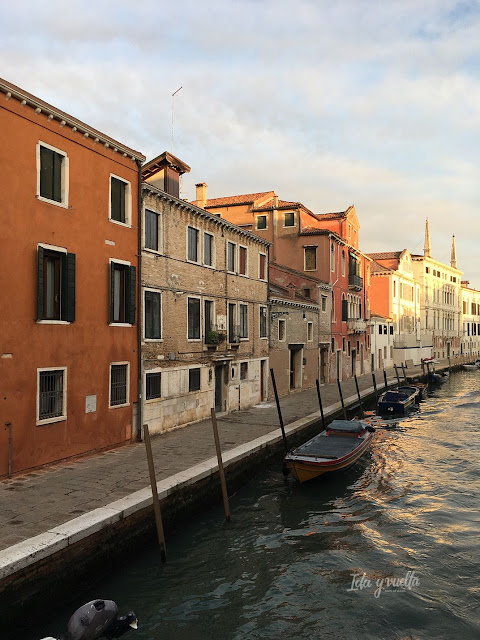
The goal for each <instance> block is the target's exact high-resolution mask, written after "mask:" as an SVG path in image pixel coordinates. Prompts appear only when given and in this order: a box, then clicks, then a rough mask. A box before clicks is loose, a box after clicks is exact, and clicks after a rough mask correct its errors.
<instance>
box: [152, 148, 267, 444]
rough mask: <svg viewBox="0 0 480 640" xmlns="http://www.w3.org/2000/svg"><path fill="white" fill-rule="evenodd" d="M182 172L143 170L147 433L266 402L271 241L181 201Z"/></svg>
mask: <svg viewBox="0 0 480 640" xmlns="http://www.w3.org/2000/svg"><path fill="white" fill-rule="evenodd" d="M189 170H190V168H189V167H188V165H186V164H185V163H183V162H182V161H180V160H179V159H178V158H175V156H172V155H171V154H169V153H163V154H162V155H160V156H158V157H157V158H155V159H154V160H152V161H151V162H149V163H147V164H146V165H145V166H144V169H143V176H144V180H145V182H144V184H143V222H142V228H143V233H142V236H143V245H142V246H143V249H142V263H141V282H142V358H143V374H142V375H143V387H144V394H143V397H144V400H143V406H142V413H143V418H142V422H143V424H148V425H149V428H150V430H151V431H152V432H155V431H164V430H167V429H171V428H174V427H177V426H180V425H182V424H186V423H190V422H194V421H197V420H201V419H204V418H206V417H208V416H209V415H210V409H211V408H212V407H215V409H216V411H217V412H224V411H235V410H239V409H241V408H245V407H248V406H251V405H253V404H256V403H258V402H261V401H262V400H265V399H266V397H267V380H268V340H269V324H268V252H269V242H268V241H266V240H264V239H262V238H259V237H258V236H255V235H253V234H251V233H249V232H248V231H246V230H245V229H241V228H239V227H236V226H235V225H233V224H231V223H230V222H228V221H226V220H223V219H221V218H219V217H218V216H216V215H213V214H212V213H209V212H207V211H205V210H203V209H200V208H198V207H196V206H194V205H192V204H189V203H187V202H185V201H183V200H180V199H179V198H178V195H179V190H178V184H179V177H180V175H181V174H182V173H185V172H187V171H189Z"/></svg>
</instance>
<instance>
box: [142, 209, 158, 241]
mask: <svg viewBox="0 0 480 640" xmlns="http://www.w3.org/2000/svg"><path fill="white" fill-rule="evenodd" d="M159 218H160V216H159V214H158V213H156V212H155V211H150V209H145V248H146V249H153V251H158V246H159V245H158V221H159Z"/></svg>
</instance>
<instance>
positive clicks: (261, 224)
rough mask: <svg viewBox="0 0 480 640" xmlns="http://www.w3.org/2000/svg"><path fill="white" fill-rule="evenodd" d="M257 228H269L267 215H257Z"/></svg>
mask: <svg viewBox="0 0 480 640" xmlns="http://www.w3.org/2000/svg"><path fill="white" fill-rule="evenodd" d="M255 222H256V224H255V228H256V229H266V228H267V216H257V217H256V218H255Z"/></svg>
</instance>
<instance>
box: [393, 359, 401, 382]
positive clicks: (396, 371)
mask: <svg viewBox="0 0 480 640" xmlns="http://www.w3.org/2000/svg"><path fill="white" fill-rule="evenodd" d="M393 368H394V369H395V375H396V376H397V382H398V384H400V376H399V375H398V369H397V365H396V364H394V365H393Z"/></svg>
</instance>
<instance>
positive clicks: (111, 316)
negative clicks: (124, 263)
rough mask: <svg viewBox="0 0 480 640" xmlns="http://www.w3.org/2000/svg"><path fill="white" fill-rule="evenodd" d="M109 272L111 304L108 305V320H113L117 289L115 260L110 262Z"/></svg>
mask: <svg viewBox="0 0 480 640" xmlns="http://www.w3.org/2000/svg"><path fill="white" fill-rule="evenodd" d="M108 274H109V282H110V295H109V299H110V304H109V307H108V321H109V322H113V299H114V291H115V287H114V282H113V276H114V268H113V262H110V266H109V268H108Z"/></svg>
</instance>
